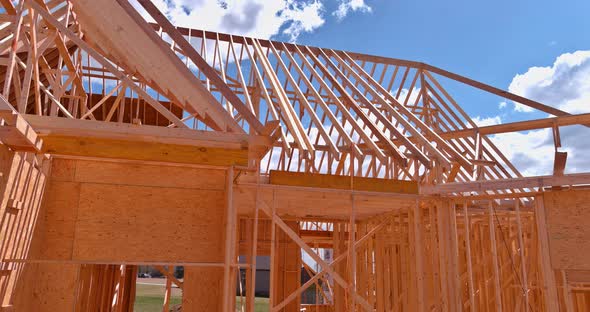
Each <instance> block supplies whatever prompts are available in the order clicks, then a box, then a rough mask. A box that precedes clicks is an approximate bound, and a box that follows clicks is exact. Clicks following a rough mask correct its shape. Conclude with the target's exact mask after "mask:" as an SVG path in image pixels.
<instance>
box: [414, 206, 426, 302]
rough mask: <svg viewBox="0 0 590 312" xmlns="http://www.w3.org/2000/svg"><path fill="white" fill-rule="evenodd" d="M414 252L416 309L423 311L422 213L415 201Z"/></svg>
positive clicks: (424, 286)
mask: <svg viewBox="0 0 590 312" xmlns="http://www.w3.org/2000/svg"><path fill="white" fill-rule="evenodd" d="M413 219H414V224H413V227H414V244H413V245H414V250H415V256H416V258H415V260H416V263H415V265H416V278H415V279H416V294H417V301H418V302H417V309H418V311H425V309H424V307H425V302H424V289H425V288H426V285H425V284H424V256H423V249H422V212H421V209H420V203H419V202H418V200H416V203H415V205H414V218H413Z"/></svg>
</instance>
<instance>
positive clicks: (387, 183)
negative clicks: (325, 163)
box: [270, 170, 418, 194]
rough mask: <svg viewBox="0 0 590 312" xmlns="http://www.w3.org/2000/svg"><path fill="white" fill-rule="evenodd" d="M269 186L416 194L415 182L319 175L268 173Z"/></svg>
mask: <svg viewBox="0 0 590 312" xmlns="http://www.w3.org/2000/svg"><path fill="white" fill-rule="evenodd" d="M270 184H275V185H287V186H303V187H317V188H326V189H342V190H355V191H367V192H386V193H402V194H418V183H417V182H415V181H404V180H391V179H379V178H363V177H353V178H352V179H351V177H350V176H339V175H331V174H319V173H302V172H289V171H277V170H271V171H270Z"/></svg>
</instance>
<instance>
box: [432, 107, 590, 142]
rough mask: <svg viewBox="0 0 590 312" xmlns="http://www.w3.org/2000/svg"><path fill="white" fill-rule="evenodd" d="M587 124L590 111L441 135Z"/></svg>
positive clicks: (442, 134)
mask: <svg viewBox="0 0 590 312" xmlns="http://www.w3.org/2000/svg"><path fill="white" fill-rule="evenodd" d="M585 124H590V113H587V114H577V115H567V116H559V117H551V118H542V119H533V120H526V121H517V122H510V123H505V124H499V125H491V126H484V127H478V128H471V129H464V130H458V131H452V132H444V133H441V134H440V136H441V137H443V138H445V139H455V138H463V137H469V136H473V135H475V134H476V133H478V132H479V133H480V134H499V133H508V132H517V131H528V130H535V129H543V128H551V127H563V126H572V125H585Z"/></svg>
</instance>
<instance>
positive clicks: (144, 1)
mask: <svg viewBox="0 0 590 312" xmlns="http://www.w3.org/2000/svg"><path fill="white" fill-rule="evenodd" d="M118 1H119V3H121V0H118ZM124 1H125V2H127V1H126V0H124ZM138 2H139V4H140V5H141V6H142V7H143V8H144V9H145V10H146V11H147V12H148V14H150V16H151V17H152V18H153V19H154V20H155V21H156V22H157V23H158V24H159V25H160V27H162V29H163V30H164V31H165V32H166V33H167V34H168V35H169V36H170V38H172V40H174V43H175V44H177V45H178V46H179V47H180V48H181V49H182V51H183V52H184V53H185V55H186V56H187V57H188V58H190V60H191V61H192V62H193V63H195V65H196V66H197V67H198V68H199V69H200V70H201V71H202V72H203V74H205V76H206V77H207V78H208V79H209V80H211V82H212V83H213V84H214V85H215V86H217V88H219V91H220V92H221V94H222V95H223V96H224V97H225V98H226V99H227V100H228V101H229V102H230V103H231V104H232V106H233V107H234V108H235V109H236V110H237V111H238V112H239V113H240V114H241V115H242V117H243V118H244V119H245V120H246V121H247V122H248V124H249V125H250V127H252V128H253V129H254V130H255V131H256V132H257V133H258V134H263V132H264V128H263V125H262V123H260V121H259V120H258V119H257V118H256V116H255V115H254V114H253V112H252V111H250V109H248V107H247V106H246V105H245V104H244V103H243V102H242V100H240V98H239V97H238V96H237V95H236V94H235V93H234V92H233V91H232V90H231V89H230V88H229V86H228V85H227V84H226V83H225V82H224V81H223V80H222V79H221V78H220V77H219V75H218V74H217V72H216V71H215V69H214V68H213V67H211V66H210V65H209V64H207V61H205V59H203V57H202V56H201V55H200V54H199V53H198V52H197V51H196V50H195V48H194V47H193V46H192V45H191V44H190V43H189V42H188V41H187V40H186V39H185V38H184V36H183V35H182V34H181V33H180V32H179V31H178V30H177V29H176V27H174V25H172V23H170V21H168V19H167V18H166V17H165V16H164V15H163V14H162V12H160V10H158V8H157V7H156V6H155V5H154V4H153V3H152V2H151V1H150V0H138ZM228 114H229V113H228Z"/></svg>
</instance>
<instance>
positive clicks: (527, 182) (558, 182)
mask: <svg viewBox="0 0 590 312" xmlns="http://www.w3.org/2000/svg"><path fill="white" fill-rule="evenodd" d="M582 184H584V185H585V184H590V173H576V174H565V175H563V176H534V177H524V178H511V179H497V180H487V181H470V182H454V183H446V184H439V185H433V186H429V185H423V186H420V194H423V195H433V194H449V193H463V192H477V193H483V192H485V191H493V190H509V189H521V188H538V187H549V186H562V185H582Z"/></svg>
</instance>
